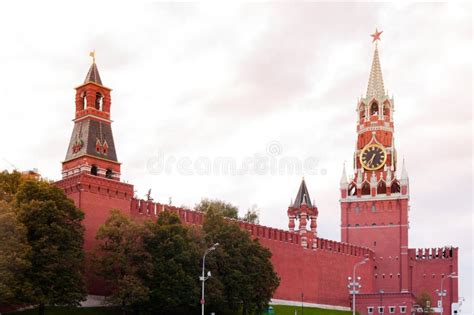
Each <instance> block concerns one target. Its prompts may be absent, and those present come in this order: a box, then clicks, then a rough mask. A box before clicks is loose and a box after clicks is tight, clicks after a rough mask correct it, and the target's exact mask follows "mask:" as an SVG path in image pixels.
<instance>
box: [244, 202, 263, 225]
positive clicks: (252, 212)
mask: <svg viewBox="0 0 474 315" xmlns="http://www.w3.org/2000/svg"><path fill="white" fill-rule="evenodd" d="M259 212H260V210H259V209H258V207H257V205H253V206H252V207H251V208H250V209H248V210H247V212H246V213H245V215H244V217H243V218H242V221H245V222H248V223H253V224H258V223H259V221H260V220H259V218H258V216H259V215H258V214H259Z"/></svg>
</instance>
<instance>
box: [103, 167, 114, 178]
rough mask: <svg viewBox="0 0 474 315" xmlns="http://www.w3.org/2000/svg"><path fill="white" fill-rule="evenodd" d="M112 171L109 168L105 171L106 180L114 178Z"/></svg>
mask: <svg viewBox="0 0 474 315" xmlns="http://www.w3.org/2000/svg"><path fill="white" fill-rule="evenodd" d="M112 174H113V173H112V170H111V169H110V168H108V169H107V170H106V171H105V177H106V178H112Z"/></svg>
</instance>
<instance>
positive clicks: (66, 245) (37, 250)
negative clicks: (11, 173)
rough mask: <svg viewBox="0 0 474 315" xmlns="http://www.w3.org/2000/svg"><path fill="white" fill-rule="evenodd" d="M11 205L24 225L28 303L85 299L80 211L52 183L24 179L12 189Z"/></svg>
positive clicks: (41, 307) (41, 308)
mask: <svg viewBox="0 0 474 315" xmlns="http://www.w3.org/2000/svg"><path fill="white" fill-rule="evenodd" d="M13 206H14V208H15V210H16V211H17V217H18V220H19V222H20V223H22V224H23V225H24V226H25V228H26V236H27V242H28V244H29V246H30V247H31V252H30V255H29V257H30V262H31V267H30V268H29V270H28V271H27V272H25V278H26V279H27V281H28V282H29V283H30V284H31V287H32V295H31V303H34V304H39V313H40V314H44V309H45V305H68V306H77V305H79V303H80V302H81V301H83V300H84V299H85V296H86V291H85V286H84V282H83V263H84V252H83V248H82V246H83V234H84V228H83V227H82V225H81V222H82V220H83V218H84V213H83V212H82V211H81V210H80V209H78V208H76V207H75V205H74V203H73V202H72V201H71V200H70V199H68V198H67V197H66V195H65V194H64V192H63V191H62V190H61V189H59V188H57V187H56V186H54V185H52V184H50V183H47V182H44V181H37V180H25V181H24V182H23V183H21V184H20V185H19V187H18V189H17V191H16V194H15V198H14V201H13Z"/></svg>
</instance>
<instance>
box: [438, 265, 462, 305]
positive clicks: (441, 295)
mask: <svg viewBox="0 0 474 315" xmlns="http://www.w3.org/2000/svg"><path fill="white" fill-rule="evenodd" d="M457 277H458V276H456V273H455V272H451V273H450V274H449V275H448V276H446V277H444V278H442V279H441V285H440V290H439V291H438V290H436V291H437V292H438V296H439V298H440V303H439V308H440V311H439V313H440V314H443V296H446V290H443V284H444V280H445V279H447V278H457Z"/></svg>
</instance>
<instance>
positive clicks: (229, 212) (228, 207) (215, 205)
mask: <svg viewBox="0 0 474 315" xmlns="http://www.w3.org/2000/svg"><path fill="white" fill-rule="evenodd" d="M194 209H195V210H196V211H201V212H204V213H208V212H209V211H213V212H216V213H220V214H222V215H223V216H224V217H226V218H230V219H238V218H239V208H237V207H236V206H234V205H232V204H230V203H228V202H225V201H222V200H217V199H216V200H211V199H202V200H201V202H200V203H198V204H197V205H196V206H195V207H194Z"/></svg>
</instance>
